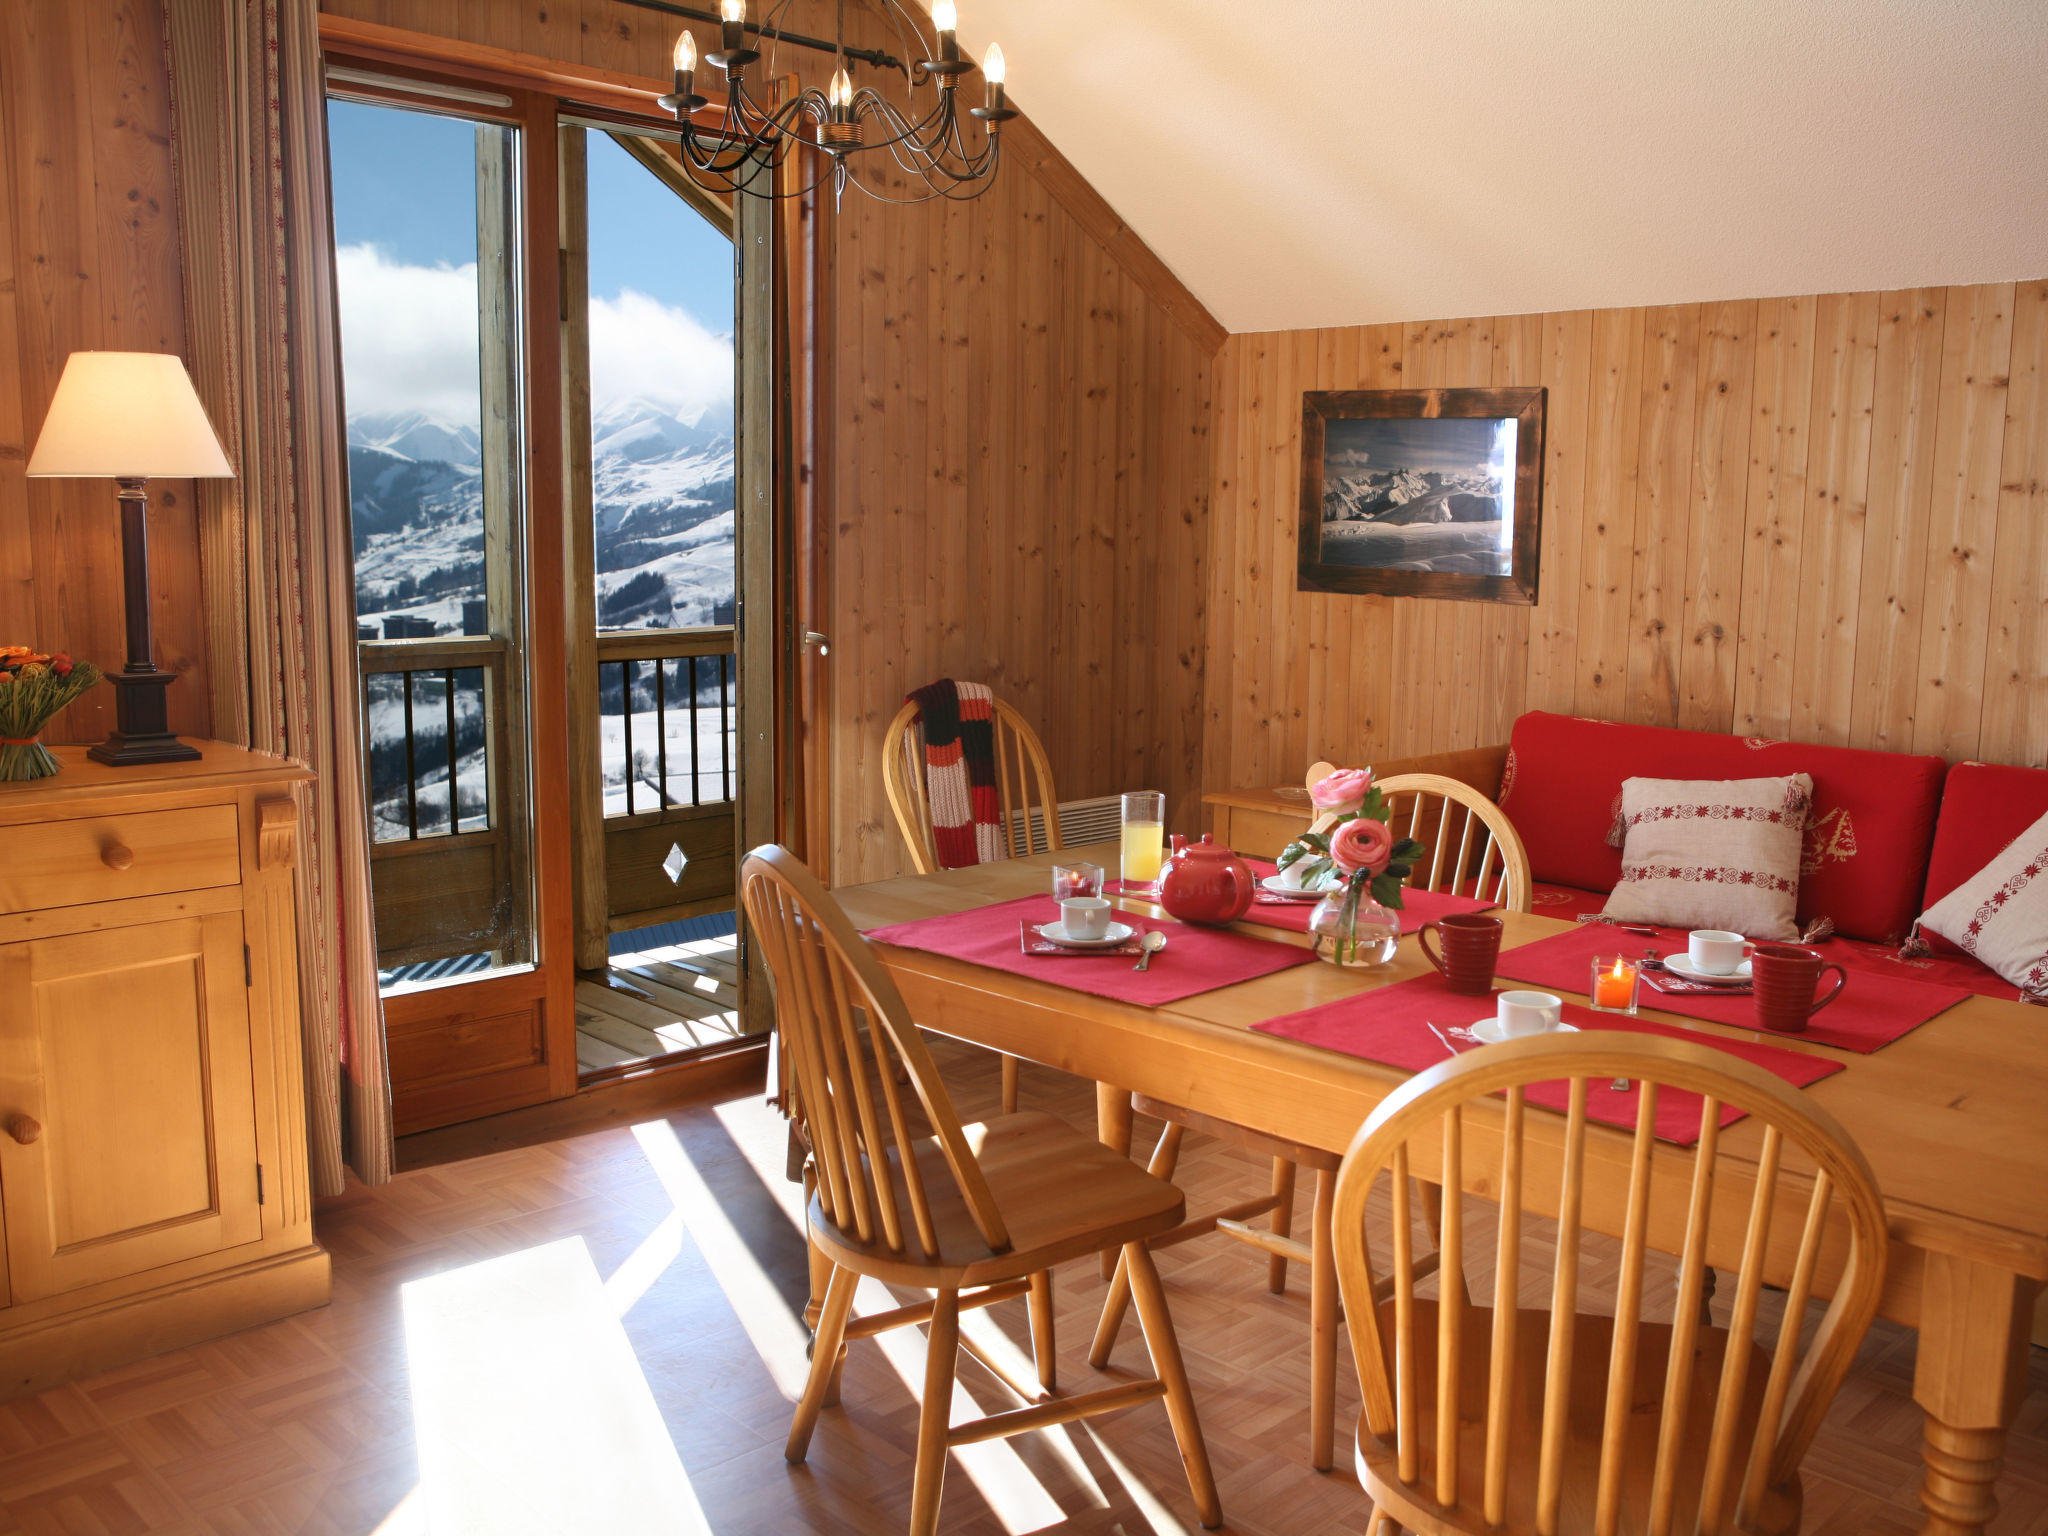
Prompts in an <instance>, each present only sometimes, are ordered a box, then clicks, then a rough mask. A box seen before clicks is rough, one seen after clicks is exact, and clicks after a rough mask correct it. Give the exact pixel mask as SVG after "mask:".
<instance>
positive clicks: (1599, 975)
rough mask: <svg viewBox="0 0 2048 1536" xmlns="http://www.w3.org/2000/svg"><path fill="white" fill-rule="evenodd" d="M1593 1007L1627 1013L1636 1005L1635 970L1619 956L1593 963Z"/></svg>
mask: <svg viewBox="0 0 2048 1536" xmlns="http://www.w3.org/2000/svg"><path fill="white" fill-rule="evenodd" d="M1594 965H1595V969H1594V972H1593V1006H1594V1007H1595V1008H1607V1009H1611V1010H1613V1011H1614V1012H1616V1013H1628V1012H1630V1011H1632V1010H1633V1009H1634V1008H1635V1005H1636V968H1635V966H1634V965H1632V964H1630V963H1629V961H1628V960H1626V959H1624V958H1623V957H1622V956H1620V955H1616V956H1615V957H1614V960H1613V963H1612V964H1609V963H1608V962H1607V961H1606V960H1599V961H1596V962H1594Z"/></svg>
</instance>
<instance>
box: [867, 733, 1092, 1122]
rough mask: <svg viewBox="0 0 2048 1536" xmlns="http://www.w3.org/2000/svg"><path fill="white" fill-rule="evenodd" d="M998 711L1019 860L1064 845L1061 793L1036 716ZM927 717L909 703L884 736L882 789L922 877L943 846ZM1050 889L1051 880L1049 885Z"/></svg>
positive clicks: (1011, 1094) (1007, 804) (998, 743)
mask: <svg viewBox="0 0 2048 1536" xmlns="http://www.w3.org/2000/svg"><path fill="white" fill-rule="evenodd" d="M989 702H990V704H991V706H992V709H993V713H994V716H995V720H994V726H995V757H996V799H997V803H998V804H999V805H1000V806H1001V807H1002V812H1003V827H1002V837H1003V852H1004V854H1005V856H1007V857H1009V858H1013V859H1017V858H1022V857H1024V856H1025V855H1026V854H1031V853H1044V852H1047V851H1048V850H1056V849H1059V848H1062V847H1064V846H1065V845H1064V844H1063V843H1061V841H1060V811H1059V804H1060V802H1059V795H1058V794H1057V792H1055V790H1054V789H1053V784H1052V763H1051V762H1050V761H1049V760H1048V759H1047V757H1046V755H1045V747H1044V745H1043V744H1042V743H1041V742H1040V741H1039V739H1038V733H1037V732H1036V731H1034V730H1032V729H1031V722H1030V721H1028V720H1026V719H1025V718H1024V717H1023V716H1022V715H1020V714H1018V713H1017V711H1016V710H1015V709H1013V708H1012V707H1011V706H1010V705H1008V704H1005V703H1004V702H1003V701H1002V700H1001V699H991V700H990V701H989ZM922 727H923V721H922V718H921V716H920V714H919V712H918V707H917V705H916V704H914V703H911V702H908V701H906V702H905V703H904V705H903V707H902V708H901V709H899V710H897V711H896V718H895V719H893V720H891V721H890V722H889V729H888V730H887V731H886V732H885V733H884V734H883V736H882V788H883V790H884V791H885V792H886V793H887V795H888V797H889V809H890V810H891V811H893V812H895V814H896V828H897V830H898V831H899V832H901V833H902V834H903V842H904V846H905V847H907V848H908V849H909V850H910V863H911V866H912V868H913V869H915V870H916V872H917V873H918V874H920V875H929V874H932V873H933V872H934V871H936V870H937V869H938V867H939V852H938V845H937V843H936V842H935V841H934V840H933V837H932V806H931V796H930V794H929V792H928V789H927V786H926V784H925V761H924V730H923V728H922ZM1047 888H1048V889H1050V883H1048V887H1047ZM1016 1107H1017V1058H1016V1057H1014V1056H1007V1055H1006V1056H1004V1057H1003V1108H1004V1110H1005V1111H1013V1110H1015V1109H1016Z"/></svg>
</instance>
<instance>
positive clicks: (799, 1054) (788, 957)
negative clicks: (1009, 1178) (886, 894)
mask: <svg viewBox="0 0 2048 1536" xmlns="http://www.w3.org/2000/svg"><path fill="white" fill-rule="evenodd" d="M740 899H741V901H742V902H743V903H744V904H745V906H746V910H747V921H748V922H749V924H750V925H751V926H752V929H753V933H754V937H755V939H756V941H757V942H758V943H759V944H760V946H761V953H762V956H763V958H764V959H765V960H766V962H767V965H768V973H769V977H770V979H771V980H772V982H773V983H774V990H775V1027H776V1030H777V1032H778V1033H779V1035H780V1036H781V1041H782V1050H783V1054H784V1056H785V1058H786V1060H787V1062H788V1072H789V1090H790V1091H788V1092H786V1094H785V1105H784V1107H785V1109H786V1111H787V1112H788V1113H789V1114H790V1116H791V1118H793V1119H795V1120H797V1121H798V1122H799V1124H800V1126H801V1127H802V1129H803V1131H804V1133H805V1138H806V1140H807V1142H808V1144H809V1146H810V1148H811V1153H812V1156H813V1157H814V1158H816V1160H817V1165H818V1199H819V1202H820V1204H821V1205H822V1207H823V1209H824V1212H825V1215H826V1217H827V1219H829V1220H830V1221H831V1222H832V1224H833V1225H834V1226H836V1227H837V1228H839V1230H840V1231H842V1232H845V1233H847V1234H849V1235H851V1236H855V1237H858V1238H859V1239H860V1241H862V1242H864V1243H875V1242H879V1243H882V1244H885V1245H887V1247H888V1248H889V1249H890V1251H891V1252H893V1253H897V1254H903V1255H907V1256H911V1257H921V1258H925V1259H932V1258H936V1257H937V1256H938V1251H939V1250H938V1236H937V1230H936V1227H935V1225H934V1222H933V1219H932V1194H933V1192H932V1191H931V1190H930V1189H928V1188H927V1186H926V1172H927V1170H926V1169H925V1168H921V1167H920V1165H919V1162H918V1159H917V1156H916V1151H915V1144H916V1142H917V1141H918V1139H919V1138H918V1137H917V1135H916V1133H915V1128H914V1127H913V1125H912V1123H911V1121H910V1120H909V1118H908V1117H907V1115H906V1113H905V1104H904V1100H903V1094H902V1092H901V1091H900V1089H899V1087H898V1084H897V1080H896V1072H895V1070H894V1068H895V1065H896V1063H898V1062H900V1063H901V1064H902V1066H903V1069H904V1072H905V1074H906V1075H907V1077H908V1079H909V1086H910V1088H911V1091H913V1092H914V1093H915V1094H916V1095H917V1099H918V1103H919V1104H920V1105H921V1106H922V1107H923V1110H924V1118H925V1121H926V1123H927V1124H928V1125H929V1127H930V1135H931V1138H932V1139H933V1140H935V1141H936V1142H937V1143H938V1145H939V1148H940V1150H941V1151H942V1152H943V1153H944V1163H945V1167H946V1170H947V1171H948V1173H949V1174H950V1177H951V1178H952V1181H953V1183H954V1185H955V1186H956V1188H957V1190H958V1193H959V1197H960V1203H961V1204H962V1206H964V1208H965V1209H966V1210H967V1211H968V1213H969V1214H970V1215H971V1216H972V1217H973V1219H974V1222H975V1226H976V1228H977V1229H978V1230H979V1232H980V1234H981V1237H982V1239H983V1240H984V1241H985V1242H986V1243H987V1244H988V1246H989V1250H990V1252H992V1253H1001V1252H1005V1251H1007V1250H1008V1248H1009V1247H1010V1237H1009V1232H1008V1229H1007V1228H1006V1227H1005V1226H1004V1223H1003V1218H1002V1214H1001V1212H999V1211H998V1210H997V1209H996V1203H995V1198H994V1196H993V1195H992V1194H991V1193H990V1192H989V1187H988V1181H987V1180H986V1179H985V1178H984V1177H983V1175H982V1171H981V1164H980V1163H979V1162H977V1161H976V1160H975V1157H974V1153H973V1151H972V1150H971V1149H970V1148H969V1146H968V1144H967V1139H966V1137H965V1135H964V1134H963V1133H962V1132H961V1129H960V1117H959V1115H958V1114H957V1113H956V1112H955V1111H954V1109H953V1101H952V1098H951V1097H950V1096H949V1095H948V1094H947V1092H946V1085H945V1083H944V1082H943V1081H942V1080H941V1079H940V1076H939V1071H938V1068H937V1066H935V1065H934V1064H933V1062H932V1058H931V1054H930V1052H929V1051H928V1050H927V1049H926V1048H925V1044H924V1040H923V1038H922V1037H921V1036H920V1035H919V1034H918V1032H917V1029H916V1026H915V1025H913V1024H912V1023H911V1020H910V1013H909V1010H908V1009H906V1008H905V1007H904V1004H903V998H902V995H901V994H900V993H899V992H898V991H897V990H896V984H895V982H893V981H891V980H890V979H889V973H888V972H887V971H885V970H883V969H882V967H881V964H880V963H879V962H878V961H877V960H876V959H875V957H874V954H873V952H872V951H871V950H870V949H869V948H868V944H867V940H865V939H863V938H862V937H861V936H860V934H859V933H858V932H857V931H856V930H855V929H854V926H853V924H852V923H851V922H849V921H848V920H847V917H846V913H845V912H844V911H843V910H841V908H840V906H839V903H838V902H837V901H835V900H834V899H833V898H832V895H831V893H830V892H828V891H827V890H826V889H825V888H824V887H823V886H822V885H820V884H819V883H818V878H817V876H815V875H813V874H812V873H811V872H810V870H809V869H807V868H805V867H804V865H803V863H802V862H801V861H800V860H799V859H798V858H797V857H796V855H795V854H793V853H791V852H790V851H789V850H788V849H787V848H782V847H779V846H777V845H775V844H772V843H771V844H767V845H765V846H763V847H760V848H756V849H755V850H754V851H753V852H752V853H749V854H748V855H747V857H746V860H745V862H744V863H743V864H742V865H741V866H740ZM892 1153H893V1154H895V1155H894V1157H893V1158H892V1157H891V1154H892ZM892 1163H893V1164H894V1167H895V1170H896V1175H897V1177H896V1178H892V1177H891V1176H890V1169H891V1165H892ZM899 1180H900V1183H901V1186H902V1193H903V1196H904V1199H903V1200H901V1201H899V1199H898V1190H897V1185H898V1182H899ZM906 1203H907V1205H908V1207H909V1209H908V1210H907V1211H906V1210H905V1209H904V1208H903V1207H904V1205H905V1204H906ZM949 1203H950V1202H949Z"/></svg>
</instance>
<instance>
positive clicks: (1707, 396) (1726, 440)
mask: <svg viewBox="0 0 2048 1536" xmlns="http://www.w3.org/2000/svg"><path fill="white" fill-rule="evenodd" d="M1756 314H1757V306H1756V304H1755V302H1754V301H1753V300H1745V301H1742V302H1739V303H1733V304H1705V305H1702V306H1701V307H1700V351H1699V385H1698V388H1697V390H1696V391H1695V393H1694V400H1693V410H1694V421H1693V455H1692V459H1693V463H1692V497H1691V503H1692V529H1691V535H1690V538H1689V540H1688V543H1687V546H1686V552H1685V571H1684V579H1685V609H1684V621H1683V623H1682V624H1681V626H1680V628H1679V640H1680V647H1679V649H1680V657H1679V688H1678V723H1679V724H1680V725H1682V726H1685V727H1687V728H1688V729H1691V730H1700V731H1725V730H1727V729H1728V728H1729V726H1730V725H1731V724H1732V722H1733V720H1734V716H1735V658H1736V647H1737V636H1738V635H1739V633H1740V628H1739V617H1740V611H1741V605H1742V552H1743V537H1742V535H1743V523H1742V514H1743V502H1744V499H1745V497H1746V495H1747V494H1748V489H1749V432H1750V425H1751V419H1750V390H1751V388H1752V387H1753V385H1754V382H1755V374H1756Z"/></svg>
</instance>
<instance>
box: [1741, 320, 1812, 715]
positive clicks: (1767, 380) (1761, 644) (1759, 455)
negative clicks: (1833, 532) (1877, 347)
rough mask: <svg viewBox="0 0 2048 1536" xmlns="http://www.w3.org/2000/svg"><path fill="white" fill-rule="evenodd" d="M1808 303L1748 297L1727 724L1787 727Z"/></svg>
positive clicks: (1806, 402) (1808, 357) (1807, 399)
mask: <svg viewBox="0 0 2048 1536" xmlns="http://www.w3.org/2000/svg"><path fill="white" fill-rule="evenodd" d="M1817 311H1818V305H1817V303H1816V301H1815V300H1813V299H1808V298H1801V299H1763V300H1760V301H1758V304H1757V319H1756V329H1757V345H1756V367H1755V371H1754V375H1753V387H1752V391H1751V406H1750V429H1749V485H1748V492H1747V495H1746V496H1745V498H1744V505H1743V556H1742V607H1741V613H1740V627H1739V628H1738V630H1737V634H1738V636H1739V637H1740V638H1739V641H1738V644H1737V648H1736V666H1735V719H1734V727H1733V728H1734V729H1735V730H1737V731H1740V732H1742V733H1743V734H1744V735H1749V736H1783V735H1785V734H1786V733H1787V732H1788V731H1790V729H1791V722H1792V695H1793V691H1794V676H1793V658H1794V654H1795V651H1796V649H1797V624H1798V615H1799V591H1800V587H1799V555H1800V548H1799V541H1800V531H1801V528H1802V527H1803V524H1804V518H1805V512H1806V455H1807V440H1808V438H1809V436H1810V433H1809V431H1808V423H1809V421H1810V419H1811V414H1812V410H1813V349H1814V326H1815V320H1816V315H1817Z"/></svg>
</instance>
